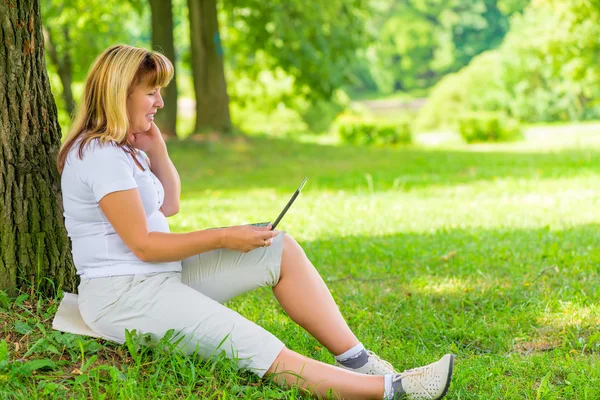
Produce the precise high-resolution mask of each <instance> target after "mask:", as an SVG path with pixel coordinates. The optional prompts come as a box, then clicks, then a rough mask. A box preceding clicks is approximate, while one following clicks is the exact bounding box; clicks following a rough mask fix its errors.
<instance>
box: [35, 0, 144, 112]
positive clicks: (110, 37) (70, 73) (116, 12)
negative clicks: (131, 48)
mask: <svg viewBox="0 0 600 400" xmlns="http://www.w3.org/2000/svg"><path fill="white" fill-rule="evenodd" d="M41 10H42V18H43V22H44V34H45V35H44V36H45V39H46V47H47V49H48V52H47V56H48V59H47V62H48V67H50V68H51V69H52V70H55V71H56V73H57V74H58V77H59V78H60V83H61V86H62V90H61V92H60V93H61V98H62V102H63V103H64V104H63V107H64V110H65V111H66V112H67V113H68V115H69V116H72V115H73V112H74V110H75V106H76V96H75V95H74V94H73V89H72V86H73V83H74V82H82V81H83V79H84V78H85V75H86V74H87V71H88V68H89V67H90V65H91V64H92V62H93V60H94V58H96V56H97V55H98V54H100V52H101V51H102V50H104V49H105V48H107V47H108V46H110V45H113V44H116V43H119V42H122V43H127V44H135V43H136V42H139V41H140V40H139V39H138V37H139V36H141V35H140V34H139V33H137V31H136V29H139V28H137V26H136V25H140V24H139V23H138V19H137V18H136V17H139V15H140V14H141V13H142V5H141V0H129V1H124V2H122V1H116V0H41ZM57 100H61V99H58V98H57Z"/></svg>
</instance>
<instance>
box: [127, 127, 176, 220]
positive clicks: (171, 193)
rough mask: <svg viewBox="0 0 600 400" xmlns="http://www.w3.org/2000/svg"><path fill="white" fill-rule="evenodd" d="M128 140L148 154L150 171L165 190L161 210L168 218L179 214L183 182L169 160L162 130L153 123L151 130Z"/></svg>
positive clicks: (134, 134)
mask: <svg viewBox="0 0 600 400" xmlns="http://www.w3.org/2000/svg"><path fill="white" fill-rule="evenodd" d="M128 140H129V142H130V143H131V144H132V145H133V147H135V148H136V149H139V150H142V151H144V152H146V154H148V157H149V158H150V162H149V165H150V169H151V170H152V172H153V173H154V175H156V177H157V178H158V180H160V183H162V185H163V188H164V189H165V200H164V202H163V205H162V207H161V208H160V210H161V211H162V213H163V214H164V215H165V216H166V217H170V216H171V215H175V214H177V213H178V212H179V196H180V195H181V182H180V180H179V174H178V173H177V169H176V168H175V165H173V163H172V162H171V159H170V158H169V153H168V151H167V145H166V144H165V141H164V140H163V137H162V134H161V133H160V130H159V129H158V127H157V126H156V124H155V123H154V122H153V123H152V124H151V126H150V129H149V130H147V131H146V132H138V133H133V134H130V135H129V137H128Z"/></svg>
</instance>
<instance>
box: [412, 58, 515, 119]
mask: <svg viewBox="0 0 600 400" xmlns="http://www.w3.org/2000/svg"><path fill="white" fill-rule="evenodd" d="M500 63H501V54H500V53H499V52H498V51H497V50H492V51H488V52H485V53H483V54H481V55H479V56H477V57H475V58H474V59H473V61H472V62H471V63H470V64H469V65H468V66H467V67H466V68H464V69H462V70H461V71H459V72H457V73H454V74H449V75H447V76H445V77H444V78H443V79H442V80H441V81H440V82H439V83H438V84H437V85H436V86H435V87H434V89H433V90H432V91H431V93H430V95H429V97H428V98H427V102H426V103H425V105H424V106H423V108H422V109H421V110H420V111H419V113H418V115H417V119H416V122H415V126H416V129H418V130H420V131H424V130H431V129H436V128H445V129H454V128H455V127H456V124H457V120H458V117H459V116H460V115H461V114H462V113H464V112H466V111H478V110H491V111H494V110H499V109H501V108H502V106H503V104H504V103H505V101H506V100H505V96H506V94H505V93H504V91H503V88H502V86H501V85H502V83H503V81H502V71H501V70H500V68H499V65H500Z"/></svg>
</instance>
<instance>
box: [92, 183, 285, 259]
mask: <svg viewBox="0 0 600 400" xmlns="http://www.w3.org/2000/svg"><path fill="white" fill-rule="evenodd" d="M99 205H100V208H101V209H102V212H103V213H104V215H105V216H106V218H107V219H108V221H109V222H110V223H111V225H112V226H113V228H114V229H115V231H116V232H117V234H118V235H119V237H120V238H121V240H123V242H124V243H125V244H126V245H127V247H129V249H130V250H131V251H132V252H133V253H134V254H135V255H136V256H137V257H138V258H139V259H140V260H142V261H146V262H167V261H179V260H183V259H184V258H187V257H190V256H192V255H195V254H199V253H204V252H206V251H210V250H215V249H219V248H228V249H232V250H237V251H241V252H247V251H250V250H253V249H255V248H257V247H262V246H265V245H267V246H268V245H270V244H271V242H272V240H273V237H275V236H276V235H277V233H278V232H277V231H272V230H269V229H268V228H256V227H250V226H233V227H229V228H219V229H208V230H200V231H193V232H188V233H165V232H150V230H149V229H148V224H147V222H146V215H145V213H144V207H143V205H142V199H141V197H140V194H139V191H138V190H137V189H129V190H122V191H118V192H113V193H109V194H107V195H106V196H104V197H103V198H102V199H101V200H100V202H99Z"/></svg>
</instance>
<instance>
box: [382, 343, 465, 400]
mask: <svg viewBox="0 0 600 400" xmlns="http://www.w3.org/2000/svg"><path fill="white" fill-rule="evenodd" d="M453 366H454V355H453V354H446V355H445V356H444V357H442V358H441V359H440V360H439V361H436V362H434V363H432V364H429V365H426V366H424V367H419V368H413V369H409V370H407V371H404V372H402V373H401V374H395V375H386V377H385V378H386V390H385V392H386V399H389V400H399V399H408V400H432V399H441V398H442V397H444V396H445V395H446V392H447V391H448V388H449V387H450V380H451V379H452V369H453ZM390 383H391V384H390Z"/></svg>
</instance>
